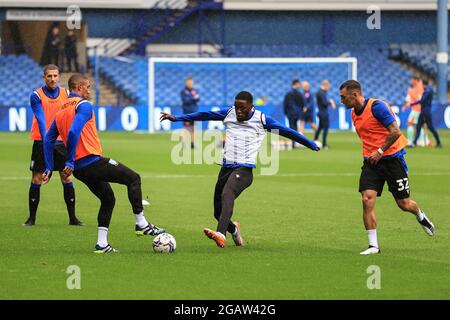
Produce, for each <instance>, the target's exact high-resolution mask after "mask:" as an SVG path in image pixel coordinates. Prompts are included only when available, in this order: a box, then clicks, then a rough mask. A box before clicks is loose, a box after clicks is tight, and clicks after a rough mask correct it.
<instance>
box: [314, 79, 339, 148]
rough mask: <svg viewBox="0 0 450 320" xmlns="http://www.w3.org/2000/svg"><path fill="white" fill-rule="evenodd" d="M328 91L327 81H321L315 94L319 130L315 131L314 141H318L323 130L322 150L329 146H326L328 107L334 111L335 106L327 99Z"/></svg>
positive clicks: (328, 119) (328, 121)
mask: <svg viewBox="0 0 450 320" xmlns="http://www.w3.org/2000/svg"><path fill="white" fill-rule="evenodd" d="M328 90H330V82H329V81H328V80H323V81H322V85H321V86H320V89H319V90H318V91H317V93H316V100H317V108H318V113H317V116H318V117H319V128H318V129H317V131H316V134H315V136H314V140H318V139H319V135H320V132H321V131H322V130H323V135H322V147H323V148H324V149H328V148H329V145H328V144H327V136H328V129H329V128H330V115H329V113H328V106H329V105H331V107H332V108H333V110H334V109H336V104H335V103H334V100H333V99H331V98H328Z"/></svg>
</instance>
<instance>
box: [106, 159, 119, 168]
mask: <svg viewBox="0 0 450 320" xmlns="http://www.w3.org/2000/svg"><path fill="white" fill-rule="evenodd" d="M108 163H110V164H112V165H113V166H116V167H117V166H118V165H119V163H118V162H117V161H116V160H114V159H109V161H108Z"/></svg>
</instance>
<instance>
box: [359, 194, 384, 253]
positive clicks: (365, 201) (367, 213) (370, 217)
mask: <svg viewBox="0 0 450 320" xmlns="http://www.w3.org/2000/svg"><path fill="white" fill-rule="evenodd" d="M377 193H378V192H377V191H375V190H364V191H362V192H361V196H362V205H363V220H364V227H365V228H366V231H367V237H368V238H369V248H367V249H366V250H364V251H362V252H361V254H362V255H368V254H376V253H380V249H379V245H378V238H377V217H376V214H375V203H376V201H377Z"/></svg>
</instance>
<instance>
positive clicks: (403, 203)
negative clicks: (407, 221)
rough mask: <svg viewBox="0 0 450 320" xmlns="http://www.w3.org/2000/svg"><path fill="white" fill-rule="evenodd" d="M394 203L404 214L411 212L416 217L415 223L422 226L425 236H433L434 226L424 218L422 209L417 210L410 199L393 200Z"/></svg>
mask: <svg viewBox="0 0 450 320" xmlns="http://www.w3.org/2000/svg"><path fill="white" fill-rule="evenodd" d="M395 202H397V205H398V207H399V208H400V209H402V210H403V211H406V212H411V213H412V214H414V215H415V216H416V219H417V221H418V222H419V224H420V225H421V226H422V228H423V230H424V231H425V233H426V234H427V235H429V236H433V235H434V230H435V228H434V224H433V223H432V222H431V220H430V219H429V218H428V217H427V216H426V214H425V212H423V211H422V209H420V208H419V206H418V205H417V203H416V202H415V201H414V200H412V199H411V198H406V199H395Z"/></svg>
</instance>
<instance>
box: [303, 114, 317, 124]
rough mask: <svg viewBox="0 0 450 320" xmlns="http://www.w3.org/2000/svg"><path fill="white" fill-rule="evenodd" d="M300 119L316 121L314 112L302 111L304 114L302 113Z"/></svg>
mask: <svg viewBox="0 0 450 320" xmlns="http://www.w3.org/2000/svg"><path fill="white" fill-rule="evenodd" d="M300 120H302V121H305V122H307V123H308V122H314V121H313V114H312V112H302V114H301V115H300Z"/></svg>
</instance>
